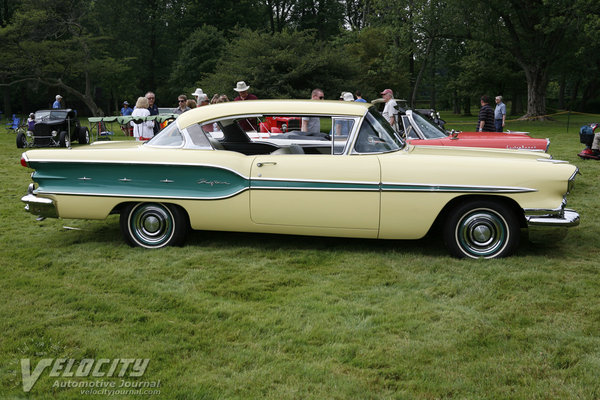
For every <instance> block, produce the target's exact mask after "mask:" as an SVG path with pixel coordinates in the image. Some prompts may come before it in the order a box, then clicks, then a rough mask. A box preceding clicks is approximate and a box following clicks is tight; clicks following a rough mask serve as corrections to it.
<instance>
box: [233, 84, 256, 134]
mask: <svg viewBox="0 0 600 400" xmlns="http://www.w3.org/2000/svg"><path fill="white" fill-rule="evenodd" d="M248 89H250V86H248V85H246V82H244V81H239V82H238V83H237V85H236V86H235V87H234V88H233V90H235V91H236V92H238V96H237V97H236V98H235V99H233V101H244V100H258V97H256V96H255V95H253V94H252V93H248ZM239 123H240V127H241V128H242V129H243V130H244V131H246V132H251V131H256V130H257V129H256V127H257V126H258V120H257V119H256V118H246V119H244V120H242V121H240V122H239Z"/></svg>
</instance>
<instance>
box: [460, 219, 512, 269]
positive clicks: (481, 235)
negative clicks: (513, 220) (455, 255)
mask: <svg viewBox="0 0 600 400" xmlns="http://www.w3.org/2000/svg"><path fill="white" fill-rule="evenodd" d="M456 238H457V241H458V243H459V244H460V246H461V247H462V248H463V250H464V251H465V252H466V253H467V255H469V256H470V257H474V258H478V257H487V256H492V255H494V254H497V253H498V252H500V251H502V249H503V248H504V246H505V245H506V243H507V242H508V229H507V223H506V221H505V220H504V218H502V216H501V215H500V214H498V213H497V212H496V211H494V210H490V209H484V210H481V209H480V210H473V211H471V212H470V213H468V214H466V215H464V216H463V218H462V219H461V220H460V221H459V224H458V225H457V230H456Z"/></svg>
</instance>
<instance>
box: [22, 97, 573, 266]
mask: <svg viewBox="0 0 600 400" xmlns="http://www.w3.org/2000/svg"><path fill="white" fill-rule="evenodd" d="M278 116H284V117H288V118H289V117H297V119H298V121H302V123H301V124H300V123H298V124H297V125H298V126H297V127H296V128H297V129H296V130H289V131H287V132H285V134H282V135H279V136H277V137H270V138H267V139H259V140H257V139H254V140H252V139H250V137H252V136H253V134H254V133H256V131H255V130H256V129H257V127H258V126H259V125H260V124H261V123H262V122H261V121H265V120H266V119H267V118H274V117H278ZM301 127H304V128H305V131H302V130H301ZM307 127H310V130H309V131H306V129H307ZM21 163H22V164H23V165H24V166H26V167H29V168H32V169H34V170H35V171H34V172H33V174H32V179H33V181H34V183H32V184H31V185H30V186H29V189H28V194H27V195H25V196H24V197H23V198H22V201H23V202H25V203H26V209H27V210H28V211H29V212H31V213H33V214H34V215H38V216H41V217H58V218H82V219H104V218H106V217H107V216H108V215H109V214H114V213H118V214H120V226H121V230H122V232H123V235H124V237H125V240H126V241H127V242H128V243H129V244H131V245H133V246H141V247H146V248H160V247H164V246H170V245H180V244H182V243H183V242H184V240H185V238H186V234H187V232H188V229H189V228H192V229H196V230H221V231H240V232H264V233H278V234H294V235H315V236H339V237H353V238H379V239H419V238H422V237H423V236H424V235H426V234H427V232H428V231H430V230H432V229H439V230H440V232H441V233H442V235H443V238H444V242H445V244H446V246H447V248H448V250H449V252H450V253H451V254H452V255H454V256H456V257H471V258H496V257H503V256H508V255H510V254H512V253H513V252H514V251H515V250H516V249H517V247H518V245H519V240H520V237H521V233H522V232H521V230H524V229H528V231H529V237H530V238H534V237H537V238H539V239H540V240H552V239H554V237H555V236H561V235H563V234H564V232H566V228H568V227H572V226H576V225H578V224H579V215H578V214H577V213H576V212H575V211H573V210H570V209H567V208H566V204H567V194H568V193H569V191H570V190H571V188H572V183H573V180H574V178H575V175H576V174H577V168H576V167H575V166H573V165H571V164H569V163H567V162H564V161H559V160H554V159H552V158H551V156H550V155H549V154H546V153H541V152H531V151H519V150H499V149H481V148H460V147H453V148H447V147H441V146H440V147H436V146H423V147H419V146H412V145H407V144H406V143H405V141H404V140H403V139H402V138H401V137H399V136H398V135H397V134H396V133H395V132H394V131H393V129H392V128H391V127H390V125H389V124H388V123H387V122H386V121H385V119H383V118H382V116H381V115H380V114H379V113H378V112H377V110H376V109H375V108H374V107H373V106H372V105H370V104H365V103H349V102H341V101H339V102H337V101H332V102H329V101H317V100H306V101H305V100H266V101H259V100H257V101H244V102H231V103H222V104H216V105H210V106H206V107H200V108H196V109H193V110H191V111H188V112H186V113H184V114H182V115H181V116H180V117H179V118H178V119H177V120H176V121H175V122H173V123H171V124H170V125H169V126H167V127H166V128H165V129H163V130H162V131H161V132H160V133H159V134H158V135H157V136H155V137H154V138H153V139H151V140H150V141H148V142H145V143H142V142H133V141H128V142H127V141H125V142H96V143H94V144H92V145H91V146H81V147H79V148H73V149H56V150H49V149H48V150H30V151H27V152H25V153H23V157H22V160H21Z"/></svg>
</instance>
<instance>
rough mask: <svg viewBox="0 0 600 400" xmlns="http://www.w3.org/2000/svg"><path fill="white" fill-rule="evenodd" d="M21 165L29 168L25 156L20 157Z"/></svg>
mask: <svg viewBox="0 0 600 400" xmlns="http://www.w3.org/2000/svg"><path fill="white" fill-rule="evenodd" d="M21 165H22V166H24V167H25V168H29V162H28V161H27V157H26V156H25V154H23V155H22V156H21Z"/></svg>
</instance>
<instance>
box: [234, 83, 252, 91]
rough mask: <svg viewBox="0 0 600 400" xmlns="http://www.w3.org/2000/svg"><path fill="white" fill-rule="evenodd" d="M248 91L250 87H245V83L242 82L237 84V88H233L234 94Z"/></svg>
mask: <svg viewBox="0 0 600 400" xmlns="http://www.w3.org/2000/svg"><path fill="white" fill-rule="evenodd" d="M248 89H250V86H248V85H246V82H244V81H239V82H238V83H237V86H236V87H234V88H233V90H235V91H236V92H245V91H247V90H248Z"/></svg>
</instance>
